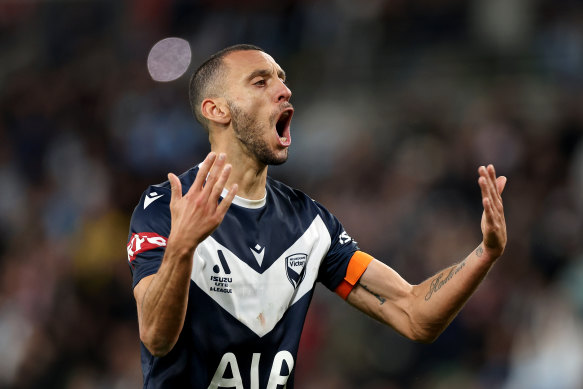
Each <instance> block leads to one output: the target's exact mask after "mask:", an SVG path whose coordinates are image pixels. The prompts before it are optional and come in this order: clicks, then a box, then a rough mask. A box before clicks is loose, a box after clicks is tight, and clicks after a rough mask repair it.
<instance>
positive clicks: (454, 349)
mask: <svg viewBox="0 0 583 389" xmlns="http://www.w3.org/2000/svg"><path fill="white" fill-rule="evenodd" d="M169 36H177V37H181V38H183V39H186V40H187V41H188V42H189V43H190V45H191V48H192V51H193V58H192V64H191V67H190V68H189V71H188V73H187V75H185V76H183V77H182V78H180V79H178V80H176V81H173V82H169V83H159V82H155V81H153V80H152V79H151V78H150V76H149V75H148V71H147V67H146V58H147V55H148V52H149V50H150V48H151V47H152V46H153V45H154V44H155V43H156V42H157V41H159V40H161V39H163V38H166V37H169ZM240 42H246V43H252V44H256V45H259V46H261V47H263V48H264V49H265V50H267V51H268V52H270V53H271V54H272V55H273V56H274V58H275V59H276V60H277V61H278V62H279V63H280V65H282V67H283V68H284V69H285V70H286V72H287V73H288V79H289V84H290V87H291V89H292V91H293V93H294V95H293V97H292V102H293V103H294V105H295V107H296V113H295V115H294V119H293V123H292V137H293V143H292V147H291V150H290V159H289V161H288V163H287V164H285V165H283V166H281V167H277V168H270V174H272V175H273V176H274V177H276V178H278V179H281V180H284V181H285V182H287V183H288V184H291V185H293V186H296V187H298V188H299V189H301V190H303V191H305V192H307V193H308V194H309V195H310V196H311V197H312V198H314V199H316V200H318V201H319V202H321V203H323V204H324V205H325V206H327V207H328V208H329V209H330V210H331V211H332V212H334V213H335V214H336V215H337V216H338V217H339V218H340V220H341V221H342V222H343V224H344V226H345V227H346V229H347V231H348V233H349V234H350V235H351V236H352V237H354V238H355V239H356V240H357V241H358V242H359V244H360V246H361V248H362V249H364V250H365V251H367V252H369V253H371V254H372V255H374V256H375V257H377V258H379V259H381V260H383V261H384V262H386V263H387V264H389V265H390V266H392V267H393V268H394V269H396V270H397V271H398V272H399V273H400V274H401V275H403V277H405V278H406V279H407V280H408V281H410V282H411V283H418V282H421V281H422V280H424V279H425V278H427V277H429V276H431V275H432V274H434V273H435V272H437V271H439V270H440V269H442V268H444V267H446V266H449V265H450V264H452V263H453V262H457V261H460V260H461V259H463V258H464V257H465V256H466V255H467V254H468V253H469V252H471V251H472V250H473V249H474V248H475V247H476V246H477V245H478V243H479V242H480V239H481V235H480V228H479V222H480V215H481V203H480V192H479V189H478V186H477V168H478V166H479V165H481V164H487V163H494V164H495V166H496V168H497V171H498V173H499V174H504V175H506V176H508V178H509V181H508V185H507V189H506V191H505V193H504V199H505V209H506V217H507V223H508V235H509V243H508V247H507V251H506V253H505V255H504V256H503V258H502V259H501V260H500V261H499V263H498V264H497V265H496V266H495V268H494V269H493V270H492V271H491V273H490V274H489V276H488V278H487V279H486V281H485V282H484V283H483V284H482V286H481V287H480V289H479V290H478V292H477V293H476V294H475V295H474V296H473V298H472V299H471V300H470V302H469V303H468V304H467V306H466V307H465V308H464V310H463V311H462V313H461V314H460V315H459V317H458V318H457V319H456V320H455V321H454V322H453V323H452V324H451V326H450V327H449V328H448V330H446V332H445V333H444V334H443V335H442V336H441V337H440V338H439V339H438V341H437V342H435V343H434V344H432V345H420V344H415V343H413V342H410V341H407V340H405V339H403V338H402V337H400V336H399V335H396V334H395V333H394V331H392V330H391V329H390V328H385V327H383V326H381V325H380V324H378V323H376V322H374V321H373V320H371V319H368V318H366V317H365V316H364V315H362V314H360V313H359V312H357V311H356V310H354V309H353V308H351V307H349V306H348V305H347V304H345V303H344V302H342V301H341V300H340V299H339V298H338V297H337V296H335V295H334V294H333V293H331V292H329V291H328V290H326V289H325V288H321V287H319V288H318V290H317V292H316V296H315V298H314V301H313V305H312V308H311V310H310V314H309V316H308V319H307V322H306V327H305V331H304V335H303V338H302V345H301V349H300V356H299V361H298V363H297V366H296V369H297V370H296V371H297V373H296V382H297V385H296V386H297V387H298V388H320V389H321V388H336V389H344V388H357V387H358V388H362V389H381V388H382V389H385V388H388V389H395V388H422V389H423V388H427V389H429V388H431V389H433V388H464V389H466V388H530V389H532V388H541V389H544V388H553V389H556V388H565V389H569V388H581V387H583V321H582V315H583V287H582V286H581V285H583V262H582V259H583V243H582V239H581V237H582V236H583V234H582V232H583V226H582V224H583V223H582V222H583V217H582V216H583V196H582V189H583V142H582V141H581V139H582V135H583V89H582V85H583V4H582V2H580V1H568V0H554V1H553V0H471V1H467V0H466V1H464V0H418V1H405V0H368V1H355V0H314V1H308V0H303V1H300V0H296V1H294V0H287V1H277V2H276V1H273V2H267V1H260V0H255V1H218V0H215V1H201V0H199V1H179V0H165V1H154V0H147V1H144V0H141V1H140V0H133V1H126V2H120V1H113V0H112V1H94V0H85V1H82V0H79V1H63V0H60V1H58V0H53V1H50V0H47V1H35V0H28V1H18V0H12V1H11V0H0V183H1V184H0V188H1V195H0V387H2V388H74V389H77V388H82V389H84V388H137V387H141V372H140V362H139V338H138V332H137V322H136V313H135V304H134V301H133V295H132V290H131V279H130V273H129V270H128V265H127V256H126V252H125V245H126V240H127V231H128V224H129V218H130V215H131V212H132V210H133V207H134V206H135V205H136V204H137V202H138V200H139V196H140V194H141V193H142V191H143V190H144V189H145V188H146V187H147V186H148V185H150V184H153V183H158V182H161V181H164V180H165V179H166V173H167V172H168V171H173V172H175V173H180V172H182V171H184V170H186V169H188V168H189V167H190V166H193V165H194V164H196V163H198V162H200V161H201V160H202V158H203V157H204V155H205V154H206V153H207V151H208V148H209V146H208V142H207V139H206V136H205V134H204V132H203V131H202V130H201V128H200V127H199V126H198V124H196V123H195V121H194V119H193V118H192V115H191V113H190V111H189V107H188V93H187V81H188V77H189V75H190V73H191V72H192V71H193V70H194V68H195V67H196V66H198V65H199V64H200V63H201V62H202V61H203V60H204V59H205V58H206V57H207V56H208V55H210V54H211V53H213V52H215V51H217V50H218V49H220V48H223V47H225V46H227V45H231V44H234V43H240Z"/></svg>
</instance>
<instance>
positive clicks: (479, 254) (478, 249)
mask: <svg viewBox="0 0 583 389" xmlns="http://www.w3.org/2000/svg"><path fill="white" fill-rule="evenodd" d="M482 254H484V249H483V248H482V245H479V246H478V248H477V249H476V256H477V257H481V256H482Z"/></svg>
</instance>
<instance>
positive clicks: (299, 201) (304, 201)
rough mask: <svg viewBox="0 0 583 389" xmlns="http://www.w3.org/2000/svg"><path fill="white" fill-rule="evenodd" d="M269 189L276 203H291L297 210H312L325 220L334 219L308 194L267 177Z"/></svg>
mask: <svg viewBox="0 0 583 389" xmlns="http://www.w3.org/2000/svg"><path fill="white" fill-rule="evenodd" d="M267 189H268V191H270V192H271V193H272V195H273V197H274V198H275V199H276V200H275V201H282V200H285V201H288V202H290V203H291V204H292V205H293V206H294V207H296V208H297V207H300V208H308V209H311V210H312V211H313V212H314V213H316V214H319V215H320V216H321V217H322V218H323V219H324V220H327V219H328V218H330V217H333V215H332V214H331V213H330V211H328V209H326V207H325V206H323V205H322V204H320V203H319V202H318V201H316V200H314V199H312V198H311V197H310V196H308V195H307V194H306V193H304V192H302V191H301V190H299V189H295V188H292V187H291V186H289V185H286V184H284V183H282V182H280V181H277V180H275V179H273V178H271V177H267Z"/></svg>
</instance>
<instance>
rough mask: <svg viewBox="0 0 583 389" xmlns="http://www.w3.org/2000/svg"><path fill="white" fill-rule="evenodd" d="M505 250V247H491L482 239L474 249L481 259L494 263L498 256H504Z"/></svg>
mask: <svg viewBox="0 0 583 389" xmlns="http://www.w3.org/2000/svg"><path fill="white" fill-rule="evenodd" d="M503 252H504V248H499V247H497V248H491V247H488V246H486V244H485V243H484V242H483V241H482V243H480V244H479V245H478V247H477V248H476V250H475V251H474V254H475V255H476V257H478V258H479V259H480V260H481V261H484V262H487V263H494V262H495V261H496V260H497V259H498V258H500V257H501V256H502V253H503Z"/></svg>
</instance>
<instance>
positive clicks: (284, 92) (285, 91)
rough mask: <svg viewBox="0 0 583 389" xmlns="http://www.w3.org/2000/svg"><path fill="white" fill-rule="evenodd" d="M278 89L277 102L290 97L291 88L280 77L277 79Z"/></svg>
mask: <svg viewBox="0 0 583 389" xmlns="http://www.w3.org/2000/svg"><path fill="white" fill-rule="evenodd" d="M277 82H278V83H279V84H278V90H277V102H282V101H289V99H290V98H291V95H292V92H291V90H290V89H289V88H288V87H287V85H285V83H284V82H283V81H282V80H281V79H279V78H278V79H277Z"/></svg>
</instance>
